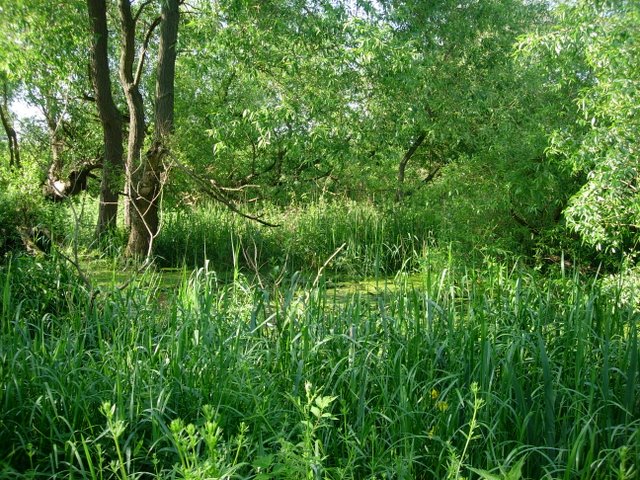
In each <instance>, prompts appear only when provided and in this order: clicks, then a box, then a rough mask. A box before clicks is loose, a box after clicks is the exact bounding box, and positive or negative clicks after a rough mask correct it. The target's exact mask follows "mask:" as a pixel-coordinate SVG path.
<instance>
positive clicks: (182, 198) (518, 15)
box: [0, 0, 640, 256]
mask: <svg viewBox="0 0 640 480" xmlns="http://www.w3.org/2000/svg"><path fill="white" fill-rule="evenodd" d="M96 7H100V8H101V9H102V10H100V9H98V10H96ZM101 11H103V13H100V12H101ZM0 12H1V13H2V18H3V21H2V24H1V25H0V29H1V32H0V52H1V53H0V80H1V81H2V86H3V96H4V97H3V98H4V100H3V102H2V103H3V105H2V109H1V110H0V111H1V112H2V113H3V126H4V133H5V135H4V136H3V140H2V141H3V142H6V143H7V148H3V149H2V153H1V155H2V168H3V169H4V171H6V172H9V171H10V170H11V169H14V170H13V171H15V169H16V168H20V166H21V165H20V163H21V162H20V160H19V158H20V157H19V156H18V157H16V154H18V155H19V153H20V149H19V147H20V144H24V146H25V147H27V146H28V145H34V144H40V145H42V142H46V143H47V144H48V150H49V153H48V154H43V152H38V154H37V155H33V154H32V153H29V150H28V148H27V153H26V158H27V162H28V163H30V164H31V165H37V168H36V169H39V171H40V172H43V173H42V174H41V181H43V182H45V183H46V182H48V184H49V185H50V186H52V187H51V188H53V189H54V193H56V189H61V190H59V191H57V193H59V194H60V195H58V196H60V197H66V196H69V195H71V194H72V193H77V192H78V191H81V190H84V189H85V188H88V189H89V191H90V192H93V194H95V195H97V194H98V187H97V182H88V183H87V179H90V178H92V177H93V176H100V175H99V174H98V170H99V171H100V172H101V175H102V177H103V178H102V187H101V191H102V194H101V198H102V201H101V205H103V207H101V208H103V209H104V208H106V205H111V206H112V209H113V208H115V207H114V205H116V206H117V204H118V198H120V203H121V204H122V205H124V206H125V210H126V216H127V220H126V223H125V225H124V229H125V230H126V231H128V232H131V233H129V234H128V235H129V238H130V240H129V250H128V251H129V253H130V254H131V255H136V256H138V255H142V256H144V255H147V254H150V253H151V252H152V248H153V239H154V238H155V235H157V231H158V229H159V228H160V226H159V223H158V222H159V220H158V215H159V214H160V215H161V210H162V206H161V203H160V202H161V201H165V202H166V204H167V205H180V204H184V203H185V202H187V203H188V202H189V201H191V200H193V199H194V198H198V197H201V196H204V195H211V192H212V191H215V192H217V193H216V195H217V196H216V198H217V199H218V200H222V201H224V202H225V203H228V204H229V205H236V207H237V208H240V209H241V207H239V204H237V203H236V202H239V201H241V200H246V199H255V198H261V199H266V200H269V201H273V202H275V203H279V204H286V203H288V202H292V201H293V202H300V201H305V200H306V199H314V198H318V197H321V196H326V195H338V196H347V197H352V198H361V199H362V198H367V199H375V200H376V201H388V202H400V203H404V204H411V202H417V203H416V204H421V205H423V206H427V208H432V209H434V210H438V211H439V212H440V226H441V228H442V229H443V231H444V230H447V229H449V230H451V231H452V232H453V235H454V237H455V235H458V236H459V237H463V236H466V235H468V232H469V231H471V232H473V234H474V235H476V237H477V238H484V241H485V242H487V243H491V242H492V241H493V240H495V239H497V238H507V240H508V241H507V244H510V245H514V242H515V243H518V244H520V245H522V244H523V242H524V244H526V245H528V247H527V248H532V245H534V244H536V242H538V243H537V244H538V246H539V243H540V242H543V243H544V242H552V241H553V237H554V236H557V235H564V236H565V237H566V238H572V235H578V238H577V239H578V241H579V242H583V243H585V244H587V245H589V246H591V247H592V248H593V249H594V250H595V251H603V252H610V253H613V252H618V251H623V252H624V253H625V254H626V255H631V256H632V254H633V252H634V251H635V247H636V243H637V236H638V222H639V221H638V215H639V214H640V210H639V208H638V193H637V177H638V168H637V161H636V157H637V150H638V145H637V142H638V140H637V138H638V111H637V104H638V98H637V95H638V94H637V92H638V82H639V81H640V80H639V78H638V69H637V68H636V65H635V59H636V58H637V57H638V53H639V48H638V46H639V42H640V36H639V34H638V29H637V28H636V27H635V26H636V25H637V24H638V21H639V20H640V7H639V6H638V5H637V2H632V1H625V0H616V1H606V2H605V1H602V2H600V1H599V2H591V1H587V0H580V1H577V2H553V3H550V2H544V1H525V0H487V1H482V2H477V1H466V0H463V1H460V0H456V1H452V0H438V1H421V0H390V1H384V2H382V1H364V0H363V1H334V2H326V1H320V0H273V1H269V2H263V1H251V0H243V1H238V0H224V1H222V0H221V1H217V2H210V1H205V0H197V1H191V2H183V1H178V0H173V1H160V0H157V1H131V0H119V1H109V0H107V1H102V2H100V1H87V2H80V1H72V2H44V3H43V2H38V1H32V0H20V1H11V2H9V1H7V0H3V1H2V2H1V3H0ZM96 12H98V13H96ZM170 12H173V13H170ZM52 18H55V21H52V20H51V19H52ZM97 19H98V20H100V22H101V23H100V22H98V23H96V21H97ZM89 52H92V53H89ZM107 94H108V95H107ZM109 98H110V100H109ZM15 99H20V100H21V101H23V102H28V103H29V104H30V105H32V106H33V107H34V108H37V109H38V110H39V111H40V112H41V113H42V116H43V118H44V122H41V124H38V123H37V122H36V123H35V124H32V127H30V128H27V127H26V126H23V127H22V129H21V135H20V139H19V141H18V136H17V135H14V134H12V131H13V132H14V133H15V128H14V127H13V122H15V121H17V119H16V117H15V115H13V114H12V112H11V105H12V101H13V100H15ZM105 99H106V100H105ZM105 102H106V103H105ZM174 119H175V120H174ZM119 122H121V123H122V126H118V125H119ZM101 126H102V127H101ZM119 129H123V132H124V135H123V138H127V137H128V140H127V141H126V142H124V140H123V139H119V137H117V135H116V136H115V137H114V136H110V134H108V132H112V133H113V132H115V131H119ZM36 139H39V140H36ZM38 142H39V143H38ZM123 143H126V145H123ZM22 163H24V162H22ZM44 172H46V175H45V173H44ZM81 175H84V177H82V178H83V179H84V180H83V183H82V184H78V185H76V183H74V182H76V181H75V180H73V179H77V178H80V176H81ZM9 176H10V175H9V173H7V175H6V177H7V178H9ZM43 176H46V177H47V180H45V179H44V178H43ZM194 176H195V177H197V181H195V183H194ZM56 182H57V183H56ZM94 183H95V185H94ZM74 185H75V187H74ZM167 185H168V187H167V188H168V190H167V191H166V194H165V187H166V186H167ZM203 185H205V186H207V188H203ZM211 189H213V190H211ZM54 196H56V195H54ZM105 199H106V200H105ZM189 199H191V200H189ZM234 208H235V207H234ZM115 218H117V211H116V210H112V211H111V212H110V213H108V214H107V213H105V211H103V210H101V216H100V217H99V220H98V225H99V228H98V233H99V234H100V232H101V231H102V230H103V229H104V228H106V227H108V226H110V225H111V226H113V225H115V224H114V223H113V222H115ZM100 225H102V227H100ZM103 227H104V228H103ZM456 231H457V232H458V233H457V234H456V233H455V232H456ZM545 232H546V234H545ZM561 232H564V233H561ZM451 238H453V237H451ZM451 238H450V239H451ZM453 239H455V238H453ZM532 239H533V242H532ZM574 240H575V239H574ZM510 242H511V243H510ZM534 248H536V247H534Z"/></svg>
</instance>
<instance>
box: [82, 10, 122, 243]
mask: <svg viewBox="0 0 640 480" xmlns="http://www.w3.org/2000/svg"><path fill="white" fill-rule="evenodd" d="M87 8H88V11H89V19H90V22H91V30H92V33H93V41H92V44H91V50H92V51H91V76H92V79H93V88H94V91H95V96H96V105H97V107H98V113H99V115H100V122H101V123H102V132H103V139H104V161H103V165H102V183H101V185H100V208H99V210H98V221H97V224H96V236H97V237H100V236H101V235H102V234H104V233H105V232H106V231H108V230H112V229H114V228H115V227H116V219H117V216H118V190H119V188H120V186H121V183H122V169H123V162H122V157H123V149H122V137H123V134H122V115H121V113H120V111H119V110H118V107H116V104H115V102H114V100H113V95H112V93H111V74H110V71H109V52H108V37H109V31H108V29H107V7H106V2H105V0H87Z"/></svg>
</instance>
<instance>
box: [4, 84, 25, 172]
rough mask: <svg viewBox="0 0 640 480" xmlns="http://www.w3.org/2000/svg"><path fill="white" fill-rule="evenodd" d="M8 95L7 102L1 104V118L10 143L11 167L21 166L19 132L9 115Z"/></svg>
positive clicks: (17, 167)
mask: <svg viewBox="0 0 640 480" xmlns="http://www.w3.org/2000/svg"><path fill="white" fill-rule="evenodd" d="M6 104H7V102H6V97H5V104H4V106H3V105H0V120H2V126H3V127H4V132H5V133H6V135H7V141H8V144H9V167H10V168H16V169H19V168H20V166H21V165H20V147H19V145H18V134H17V133H16V130H15V129H14V128H13V124H12V122H11V117H9V110H8V109H7V108H6V106H7V105H6Z"/></svg>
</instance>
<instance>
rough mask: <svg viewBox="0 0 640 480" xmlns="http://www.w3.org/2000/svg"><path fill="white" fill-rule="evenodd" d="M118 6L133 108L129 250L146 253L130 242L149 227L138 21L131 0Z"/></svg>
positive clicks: (124, 80)
mask: <svg viewBox="0 0 640 480" xmlns="http://www.w3.org/2000/svg"><path fill="white" fill-rule="evenodd" d="M118 10H119V11H120V31H121V35H122V40H121V47H120V48H121V51H120V69H119V73H120V83H121V84H122V88H123V90H124V94H125V97H126V99H127V108H128V110H129V138H128V141H127V159H126V164H125V174H126V182H127V188H126V193H127V195H128V198H127V204H128V206H129V216H130V222H131V225H130V227H131V233H130V234H129V245H128V246H127V254H128V255H132V256H142V255H148V254H149V253H150V252H149V251H144V248H136V249H134V250H131V249H130V244H131V237H132V236H134V237H137V235H138V233H139V232H140V231H142V230H148V229H147V225H146V224H145V223H144V211H145V208H144V206H143V205H140V202H139V198H138V197H139V195H140V193H141V191H142V190H143V189H144V186H143V185H141V182H142V177H143V172H144V170H145V167H144V159H143V158H141V151H142V145H143V143H144V138H145V116H144V103H143V99H142V94H141V93H140V88H139V87H138V84H137V83H136V82H135V80H134V76H133V62H134V57H135V40H136V39H135V34H136V22H135V19H134V18H133V15H132V13H131V3H130V1H129V0H118ZM134 231H135V232H136V233H135V234H134V233H133V232H134ZM136 244H137V242H136Z"/></svg>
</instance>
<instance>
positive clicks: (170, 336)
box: [0, 259, 640, 480]
mask: <svg viewBox="0 0 640 480" xmlns="http://www.w3.org/2000/svg"><path fill="white" fill-rule="evenodd" d="M29 262H32V264H30V263H29ZM38 262H40V263H41V264H42V269H40V268H39V267H36V266H35V265H34V264H36V263H38ZM43 262H54V263H53V264H51V263H46V264H45V263H43ZM55 262H56V261H55V260H52V261H47V260H42V259H41V260H37V259H23V260H20V261H19V262H16V261H11V262H9V264H8V265H7V266H5V267H4V268H3V270H2V276H1V277H0V278H1V281H0V288H1V289H2V297H1V298H2V308H1V309H0V312H1V315H2V316H1V327H0V332H1V337H0V339H1V340H0V342H1V343H0V359H1V363H0V365H1V369H0V382H1V383H0V384H1V385H2V388H1V389H0V412H1V413H0V438H2V442H0V477H2V478H36V477H48V478H71V477H74V478H92V479H98V478H99V479H105V478H116V479H129V478H219V479H223V478H225V479H230V478H255V479H263V480H264V479H294V478H295V479H299V478H307V479H321V478H322V479H374V478H375V479H382V478H389V479H391V478H397V479H431V478H449V479H452V478H456V479H457V478H463V477H465V478H476V477H478V476H479V477H480V478H488V479H494V478H510V479H516V478H532V479H559V478H566V479H609V478H617V479H620V480H621V479H632V478H637V475H638V458H640V433H639V432H640V401H639V400H638V399H639V398H640V381H639V369H640V368H639V365H638V362H639V360H638V333H637V313H636V312H635V311H634V310H633V308H628V307H626V306H624V304H622V303H621V302H620V301H619V299H617V298H615V295H613V296H612V294H611V291H610V290H607V291H606V293H602V292H601V290H600V288H599V286H598V283H597V282H595V281H592V280H590V279H588V278H581V277H580V276H579V275H578V274H577V273H576V274H575V275H569V274H568V273H567V274H566V275H564V276H557V277H554V278H547V279H545V278H542V277H540V276H538V275H537V274H535V273H532V272H530V271H528V270H524V269H521V268H519V267H518V266H513V265H512V266H510V267H507V266H506V265H502V264H493V265H488V266H486V267H485V268H484V269H483V270H472V269H463V268H459V267H455V266H454V265H453V264H450V265H444V266H438V267H435V266H431V265H429V262H428V261H426V260H425V261H424V263H423V266H422V273H421V274H420V281H419V283H418V284H416V283H415V282H413V283H409V282H408V281H407V280H406V277H405V276H403V275H402V274H400V275H398V276H397V277H396V285H395V286H394V288H393V289H389V290H388V291H387V292H386V293H380V294H376V295H373V296H372V295H367V294H360V293H357V292H354V293H353V294H352V295H351V296H350V298H348V299H339V300H337V297H336V294H335V291H333V290H331V289H330V288H328V287H327V283H326V282H325V281H324V279H323V278H322V277H320V278H318V279H317V281H316V282H314V283H313V284H312V283H311V282H310V283H306V281H305V280H303V277H302V276H300V275H297V274H296V275H293V276H290V277H287V278H285V279H283V280H282V282H281V283H280V284H279V285H272V286H268V285H264V286H263V287H260V286H259V285H258V284H254V283H252V282H249V281H248V280H247V278H246V277H244V276H243V275H242V274H241V273H240V272H236V275H235V280H234V281H233V282H232V283H222V282H221V281H220V279H219V277H218V276H217V275H216V274H215V272H213V271H212V270H210V269H209V268H208V264H205V266H204V267H202V268H200V269H197V270H195V271H194V272H193V274H192V275H190V276H188V275H187V276H185V278H184V281H183V282H182V283H181V285H180V286H179V288H176V289H173V290H171V291H168V292H167V291H164V290H163V291H161V290H160V288H159V285H160V281H159V278H158V276H157V275H155V274H147V275H145V276H143V277H141V278H139V279H137V280H136V281H135V282H133V283H132V284H130V285H129V287H128V288H125V289H118V288H115V287H113V288H111V287H107V286H104V287H101V291H100V292H99V293H95V292H94V294H93V295H92V294H90V293H89V292H88V291H86V289H85V288H84V287H83V286H81V285H80V284H79V283H77V282H76V283H75V284H74V283H73V282H68V281H66V280H64V279H66V278H67V277H66V276H64V275H62V273H60V272H62V267H60V266H59V265H56V264H55ZM43 272H47V273H43ZM50 272H58V273H55V274H51V273H50ZM65 275H66V274H65ZM25 278H28V279H29V281H30V282H31V284H32V285H34V286H36V285H38V284H39V283H40V282H44V283H46V284H49V283H50V282H52V281H53V283H54V285H59V288H61V289H64V290H65V292H66V296H65V300H64V301H63V302H61V303H59V304H51V303H50V301H49V300H48V299H49V294H48V293H46V292H47V291H48V290H47V291H45V290H43V291H42V292H43V293H38V292H39V291H38V290H37V289H36V288H33V289H28V290H25V289H24V283H25V281H26V279H25ZM52 278H53V280H52ZM63 280H64V281H63ZM56 282H58V283H56ZM39 300H42V301H43V304H46V305H48V306H47V308H45V309H42V308H40V307H38V305H40V304H39V303H38V301H39Z"/></svg>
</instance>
